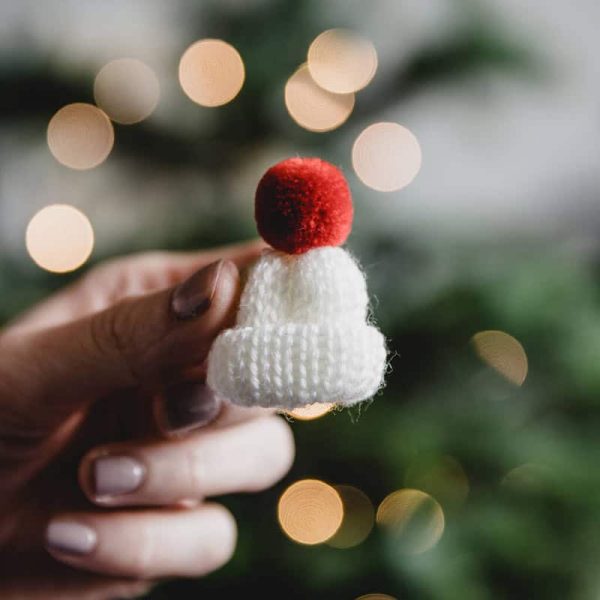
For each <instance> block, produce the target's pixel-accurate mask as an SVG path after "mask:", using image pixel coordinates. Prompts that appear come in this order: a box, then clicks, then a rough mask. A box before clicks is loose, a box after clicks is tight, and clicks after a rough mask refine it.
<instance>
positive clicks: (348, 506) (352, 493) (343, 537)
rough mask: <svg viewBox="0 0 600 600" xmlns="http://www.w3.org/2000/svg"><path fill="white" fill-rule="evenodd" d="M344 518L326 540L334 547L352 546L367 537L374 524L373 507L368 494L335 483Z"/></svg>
mask: <svg viewBox="0 0 600 600" xmlns="http://www.w3.org/2000/svg"><path fill="white" fill-rule="evenodd" d="M334 487H335V489H336V490H337V492H338V494H339V495H340V498H341V499H342V504H343V506H344V518H343V520H342V524H341V525H340V528H339V529H338V530H337V531H336V533H335V535H334V536H333V537H332V538H331V539H330V540H328V541H327V544H328V545H330V546H333V547H334V548H352V547H354V546H358V545H359V544H360V543H362V542H363V541H364V540H366V539H367V537H368V535H369V533H371V530H372V529H373V525H374V524H375V508H374V507H373V504H372V502H371V501H370V500H369V498H368V496H367V495H366V494H365V493H364V492H363V491H361V490H359V489H358V488H355V487H353V486H351V485H336V486H334Z"/></svg>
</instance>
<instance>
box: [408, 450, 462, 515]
mask: <svg viewBox="0 0 600 600" xmlns="http://www.w3.org/2000/svg"><path fill="white" fill-rule="evenodd" d="M404 483H405V485H406V487H408V488H416V489H419V490H423V491H425V492H427V493H429V494H431V495H433V496H434V497H435V498H437V499H438V500H439V501H440V502H441V503H442V505H443V506H444V507H445V508H448V507H452V508H456V507H458V506H460V505H462V504H463V503H464V502H465V500H466V499H467V496H468V494H469V480H468V478H467V475H466V473H465V471H464V469H463V468H462V466H461V464H460V463H459V462H458V461H457V460H456V459H455V458H453V457H452V456H442V457H439V458H437V459H434V460H430V461H417V462H415V463H413V464H412V465H410V466H409V468H408V469H407V471H406V476H405V479H404Z"/></svg>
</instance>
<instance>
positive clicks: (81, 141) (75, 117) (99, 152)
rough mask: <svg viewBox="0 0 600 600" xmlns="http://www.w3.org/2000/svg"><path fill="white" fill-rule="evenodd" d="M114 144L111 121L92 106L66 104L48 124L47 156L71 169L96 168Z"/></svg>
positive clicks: (80, 103)
mask: <svg viewBox="0 0 600 600" xmlns="http://www.w3.org/2000/svg"><path fill="white" fill-rule="evenodd" d="M114 141H115V134H114V130H113V126H112V123H111V122H110V119H109V118H108V117H107V116H106V114H105V113H104V112H103V111H102V110H100V109H99V108H98V107H96V106H93V105H92V104H85V103H82V102H76V103H74V104H67V106H63V108H61V109H60V110H59V111H58V112H56V113H55V115H54V116H53V117H52V119H50V123H48V147H49V148H50V152H52V154H53V156H54V158H56V160H57V161H58V162H59V163H61V164H63V165H65V166H66V167H70V168H71V169H91V168H93V167H96V166H98V165H99V164H100V163H102V162H104V161H105V160H106V158H107V156H108V155H109V154H110V151H111V150H112V147H113V144H114Z"/></svg>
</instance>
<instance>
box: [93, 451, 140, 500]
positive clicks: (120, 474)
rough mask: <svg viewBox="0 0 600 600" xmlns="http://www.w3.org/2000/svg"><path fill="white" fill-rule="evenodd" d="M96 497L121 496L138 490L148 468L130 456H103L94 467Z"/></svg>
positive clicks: (95, 462) (96, 461)
mask: <svg viewBox="0 0 600 600" xmlns="http://www.w3.org/2000/svg"><path fill="white" fill-rule="evenodd" d="M92 474H93V483H94V491H95V493H96V496H119V495H121V494H129V493H131V492H134V491H135V490H137V489H138V488H139V487H140V485H141V484H142V482H143V481H144V477H145V476H146V467H145V466H144V465H143V464H142V463H141V462H139V461H138V460H135V459H134V458H130V457H129V456H101V457H99V458H97V459H96V460H95V461H94V463H93V465H92Z"/></svg>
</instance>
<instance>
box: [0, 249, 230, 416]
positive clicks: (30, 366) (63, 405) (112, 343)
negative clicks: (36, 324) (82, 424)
mask: <svg viewBox="0 0 600 600" xmlns="http://www.w3.org/2000/svg"><path fill="white" fill-rule="evenodd" d="M238 295H239V276H238V271H237V268H236V266H235V265H234V264H233V263H232V262H231V261H219V262H217V263H212V264H211V265H209V266H208V267H205V268H204V269H202V270H200V271H197V272H196V273H195V274H194V275H192V276H191V277H190V278H189V279H187V280H186V281H185V282H183V283H182V284H179V285H178V286H176V287H175V288H170V289H167V290H163V291H160V292H156V293H154V294H150V295H147V296H142V297H139V298H131V299H127V300H124V301H122V302H120V303H118V304H117V305H115V306H114V307H111V308H110V309H107V310H105V311H101V312H99V313H95V314H93V315H90V316H89V317H85V318H83V319H80V320H78V321H75V322H73V323H69V324H68V325H63V326H59V327H55V328H51V329H47V330H42V331H41V332H36V333H33V334H30V335H24V336H21V337H19V338H18V339H15V338H9V339H8V340H6V339H0V344H2V343H4V344H6V345H7V346H8V347H6V348H5V351H4V352H3V355H4V356H7V357H9V360H7V361H4V362H3V364H2V365H1V366H0V371H2V372H1V373H0V381H2V383H3V384H5V385H10V386H11V390H12V391H13V392H14V393H13V395H14V396H15V397H18V398H19V399H20V402H22V404H21V406H20V407H19V408H20V409H21V410H20V413H27V411H32V412H31V414H32V417H35V416H39V415H40V414H43V415H45V416H49V417H52V418H54V421H55V422H61V421H62V420H63V419H64V418H65V416H66V415H67V414H70V412H72V411H73V410H75V409H78V408H80V407H82V406H83V405H85V403H86V402H87V401H89V398H92V397H101V396H103V395H107V394H109V393H110V392H113V391H115V390H121V389H124V388H129V387H141V388H143V389H145V390H147V391H149V392H150V391H152V390H155V389H159V388H162V387H165V386H167V385H169V384H170V383H173V382H176V381H178V380H183V379H185V378H186V377H187V376H189V374H190V373H193V372H194V370H197V369H198V367H199V366H200V365H202V363H203V361H204V360H205V358H206V355H207V353H208V350H209V348H210V345H211V343H212V341H213V339H214V338H215V336H216V335H217V334H218V333H219V331H220V330H221V329H222V328H223V327H225V326H227V325H228V324H230V323H231V322H232V320H233V316H234V313H235V309H236V307H237V303H238ZM13 365H14V368H13ZM40 404H41V405H40Z"/></svg>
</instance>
